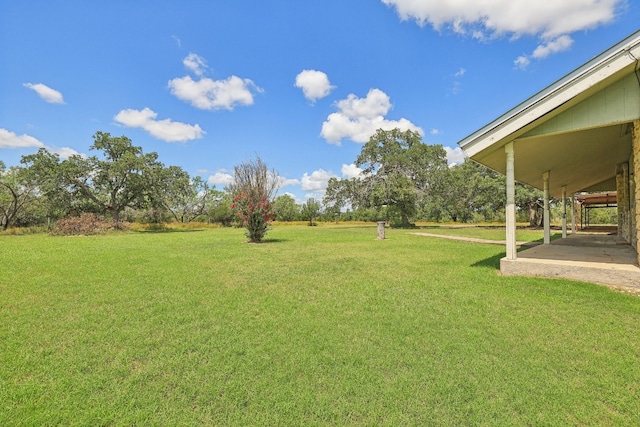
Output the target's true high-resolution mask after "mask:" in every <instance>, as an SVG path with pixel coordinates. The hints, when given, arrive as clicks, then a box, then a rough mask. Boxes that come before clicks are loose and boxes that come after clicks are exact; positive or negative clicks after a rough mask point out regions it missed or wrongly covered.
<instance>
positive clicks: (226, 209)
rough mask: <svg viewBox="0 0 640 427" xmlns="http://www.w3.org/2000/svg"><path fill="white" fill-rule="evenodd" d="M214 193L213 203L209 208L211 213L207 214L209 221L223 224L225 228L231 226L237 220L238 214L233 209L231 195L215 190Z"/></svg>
mask: <svg viewBox="0 0 640 427" xmlns="http://www.w3.org/2000/svg"><path fill="white" fill-rule="evenodd" d="M212 191H213V193H214V196H213V197H212V198H211V199H212V203H211V205H210V207H209V211H208V212H207V215H208V217H209V219H210V220H211V221H212V222H216V223H218V224H222V225H224V226H225V227H229V226H231V225H232V224H233V221H234V219H235V218H236V214H235V213H234V211H233V209H232V208H231V206H232V204H233V199H232V196H231V194H229V193H226V192H222V191H218V190H215V189H214V190H212Z"/></svg>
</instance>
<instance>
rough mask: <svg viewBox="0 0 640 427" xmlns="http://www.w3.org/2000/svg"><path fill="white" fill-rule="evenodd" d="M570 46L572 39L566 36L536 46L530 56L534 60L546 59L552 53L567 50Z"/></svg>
mask: <svg viewBox="0 0 640 427" xmlns="http://www.w3.org/2000/svg"><path fill="white" fill-rule="evenodd" d="M571 45H573V39H572V38H571V37H569V36H567V35H562V36H560V37H557V38H555V39H553V40H549V41H548V42H546V43H545V44H541V45H540V46H538V47H537V48H536V49H535V50H534V51H533V53H532V54H531V56H532V57H534V58H536V59H541V58H546V57H547V56H549V55H551V54H553V53H558V52H562V51H565V50H569V49H570V48H571Z"/></svg>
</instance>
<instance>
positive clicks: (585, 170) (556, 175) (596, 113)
mask: <svg viewBox="0 0 640 427" xmlns="http://www.w3.org/2000/svg"><path fill="white" fill-rule="evenodd" d="M639 58H640V31H638V32H636V33H635V34H633V35H631V36H630V37H628V38H626V39H625V40H623V41H621V42H620V43H618V44H616V45H615V46H613V47H612V48H610V49H608V50H607V51H605V52H603V53H602V54H600V55H599V56H597V57H595V58H594V59H592V60H591V61H589V62H587V63H586V64H584V65H583V66H582V67H580V68H578V69H577V70H575V71H573V72H572V73H570V74H568V75H567V76H565V77H564V78H562V79H560V80H558V81H557V82H556V83H554V84H552V85H551V86H549V87H548V88H546V89H544V90H543V91H541V92H539V93H537V94H536V95H534V96H533V97H531V98H529V99H528V100H527V101H525V102H523V103H522V104H520V105H518V106H517V107H515V108H513V109H512V110H510V111H508V112H507V113H505V114H504V115H502V116H501V117H499V118H497V119H496V120H494V121H493V122H491V123H489V124H488V125H486V126H485V127H483V128H481V129H479V130H478V131H476V132H474V133H473V134H472V135H470V136H468V137H467V138H465V139H463V140H462V141H460V142H459V145H460V147H461V148H462V149H463V150H464V151H465V153H466V155H467V156H468V157H470V158H471V159H472V160H474V161H477V162H479V163H482V164H484V165H486V166H488V167H490V168H491V169H494V170H496V171H498V172H500V173H503V174H504V173H505V170H506V160H505V151H504V146H505V145H506V144H508V143H510V142H513V143H514V151H515V175H516V180H518V181H520V182H524V183H527V184H529V185H532V186H534V187H537V188H542V185H543V179H542V175H543V173H544V172H547V171H550V180H549V181H550V191H551V193H552V194H554V195H556V196H558V195H560V192H561V189H562V188H563V187H564V188H565V189H566V191H567V192H568V193H572V192H577V191H585V190H599V191H603V190H604V191H607V190H615V179H613V178H615V168H616V165H617V164H619V163H622V162H625V161H627V160H628V159H629V156H630V154H631V140H632V126H631V125H630V123H632V122H633V121H634V120H638V119H639V118H640V72H639V71H638V59H639ZM612 185H613V187H611V186H612Z"/></svg>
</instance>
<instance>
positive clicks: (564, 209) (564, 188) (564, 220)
mask: <svg viewBox="0 0 640 427" xmlns="http://www.w3.org/2000/svg"><path fill="white" fill-rule="evenodd" d="M562 238H563V239H566V238H567V186H566V185H563V186H562Z"/></svg>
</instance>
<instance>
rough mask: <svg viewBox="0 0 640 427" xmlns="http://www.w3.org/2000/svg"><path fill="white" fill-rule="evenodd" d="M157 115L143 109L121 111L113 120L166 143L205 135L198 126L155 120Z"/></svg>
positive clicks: (167, 120)
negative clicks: (139, 129) (138, 129)
mask: <svg viewBox="0 0 640 427" xmlns="http://www.w3.org/2000/svg"><path fill="white" fill-rule="evenodd" d="M156 117H158V113H156V112H155V111H153V110H151V109H149V108H144V109H143V110H133V109H128V110H122V111H120V112H119V113H118V114H117V115H116V116H115V117H114V120H115V121H116V122H118V123H120V124H122V125H124V126H127V127H131V128H142V129H144V130H146V131H147V132H149V133H150V134H151V136H153V137H154V138H158V139H160V140H162V141H167V142H185V141H189V140H192V139H199V138H202V136H203V135H204V134H205V132H204V131H203V130H202V129H201V128H200V126H199V125H190V124H187V123H181V122H174V121H172V120H171V119H164V120H157V119H156Z"/></svg>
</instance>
